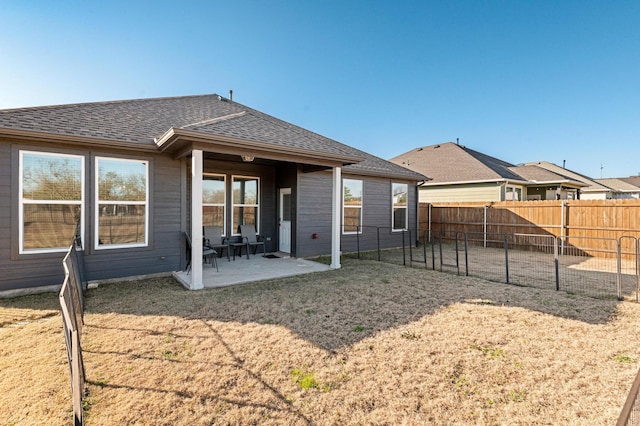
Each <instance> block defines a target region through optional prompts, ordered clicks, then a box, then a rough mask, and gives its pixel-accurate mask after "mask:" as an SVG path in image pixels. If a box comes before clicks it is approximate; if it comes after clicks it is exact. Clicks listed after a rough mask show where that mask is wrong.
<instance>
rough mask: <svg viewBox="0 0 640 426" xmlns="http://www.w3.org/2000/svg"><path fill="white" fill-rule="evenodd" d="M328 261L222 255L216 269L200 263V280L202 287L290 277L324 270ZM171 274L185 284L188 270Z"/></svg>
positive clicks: (188, 276) (188, 281)
mask: <svg viewBox="0 0 640 426" xmlns="http://www.w3.org/2000/svg"><path fill="white" fill-rule="evenodd" d="M329 269H330V268H329V265H325V264H322V263H318V262H313V261H311V260H306V259H298V258H293V257H278V258H268V257H262V255H261V254H258V255H251V256H250V258H249V259H247V258H246V257H236V260H232V261H230V262H229V261H227V258H226V257H223V258H221V259H218V270H219V271H216V268H215V267H213V266H212V265H210V264H204V265H202V280H203V282H204V287H205V288H216V287H226V286H230V285H235V284H243V283H249V282H254V281H263V280H270V279H274V278H284V277H291V276H295V275H302V274H309V273H312V272H324V271H328V270H329ZM173 276H174V277H175V278H176V279H177V280H178V281H180V282H181V283H182V285H184V286H185V287H187V288H189V283H190V282H191V274H190V272H189V273H186V272H185V271H178V272H174V274H173Z"/></svg>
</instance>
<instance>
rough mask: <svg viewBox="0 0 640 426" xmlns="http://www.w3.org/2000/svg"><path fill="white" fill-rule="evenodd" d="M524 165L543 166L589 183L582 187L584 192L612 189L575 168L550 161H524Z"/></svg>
mask: <svg viewBox="0 0 640 426" xmlns="http://www.w3.org/2000/svg"><path fill="white" fill-rule="evenodd" d="M523 165H525V166H538V167H542V168H543V169H546V170H549V171H552V172H554V173H558V174H561V175H563V176H567V177H569V178H571V179H573V180H576V181H578V182H582V183H584V184H586V185H587V186H586V187H584V188H583V189H581V191H582V192H602V191H605V192H606V191H609V190H610V188H607V187H606V186H604V185H601V184H599V183H598V182H596V181H595V180H593V179H591V178H590V177H588V176H585V175H583V174H580V173H577V172H574V171H573V170H569V169H566V168H564V167H560V166H558V165H557V164H554V163H550V162H548V161H534V162H529V163H524V164H523Z"/></svg>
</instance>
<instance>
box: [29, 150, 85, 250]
mask: <svg viewBox="0 0 640 426" xmlns="http://www.w3.org/2000/svg"><path fill="white" fill-rule="evenodd" d="M25 154H34V155H40V156H46V157H59V158H60V157H65V158H72V159H77V160H80V200H79V201H77V200H74V201H70V200H25V198H24V155H25ZM18 156H19V160H18V254H20V255H23V254H24V255H31V254H45V253H62V252H65V251H67V250H69V246H70V245H71V241H69V245H67V246H65V247H50V248H39V249H25V247H24V206H25V204H58V205H78V206H80V238H81V240H82V241H83V247H84V230H85V206H86V203H85V156H84V155H79V154H67V153H62V152H51V151H37V150H31V149H20V150H19V151H18Z"/></svg>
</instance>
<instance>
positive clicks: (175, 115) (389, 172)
mask: <svg viewBox="0 0 640 426" xmlns="http://www.w3.org/2000/svg"><path fill="white" fill-rule="evenodd" d="M2 128H5V129H19V130H28V131H33V132H42V133H47V134H54V135H62V136H65V135H66V136H74V137H83V138H88V139H91V138H97V139H106V140H114V141H123V142H130V143H134V144H140V145H141V146H147V147H148V146H149V145H153V144H154V139H155V138H160V137H162V135H164V134H165V133H166V132H167V131H168V130H170V129H171V128H176V129H177V128H183V129H189V130H192V131H197V132H201V133H203V134H209V135H218V136H225V137H234V138H239V139H243V140H247V141H255V142H262V143H268V144H273V145H277V146H280V147H289V148H295V149H304V150H307V151H309V152H319V153H328V154H332V155H338V156H340V155H343V156H345V157H346V156H350V157H360V158H363V159H364V160H363V161H361V162H359V163H357V164H352V165H348V166H345V168H344V169H345V172H349V171H351V172H354V173H362V174H373V175H382V176H389V177H395V178H404V179H408V180H414V181H420V180H423V179H424V176H422V175H421V174H419V173H416V172H415V171H411V170H409V169H407V168H404V167H401V166H398V165H396V164H393V163H391V162H388V161H385V160H383V159H381V158H378V157H375V156H373V155H371V154H368V153H366V152H364V151H360V150H358V149H355V148H353V147H350V146H348V145H345V144H342V143H340V142H337V141H335V140H333V139H329V138H326V137H324V136H321V135H319V134H317V133H314V132H311V131H309V130H306V129H303V128H301V127H298V126H295V125H293V124H291V123H288V122H286V121H283V120H280V119H277V118H275V117H273V116H270V115H268V114H264V113H262V112H260V111H257V110H254V109H252V108H249V107H247V106H245V105H242V104H239V103H237V102H234V101H230V100H228V99H226V98H224V97H222V96H219V95H216V94H211V95H197V96H181V97H167V98H150V99H133V100H122V101H109V102H93V103H80V104H68V105H54V106H43V107H32V108H16V109H7V110H0V135H1V134H2Z"/></svg>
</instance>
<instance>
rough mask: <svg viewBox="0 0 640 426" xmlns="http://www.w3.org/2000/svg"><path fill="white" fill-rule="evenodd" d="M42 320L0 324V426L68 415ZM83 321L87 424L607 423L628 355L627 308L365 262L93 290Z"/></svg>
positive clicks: (55, 330)
mask: <svg viewBox="0 0 640 426" xmlns="http://www.w3.org/2000/svg"><path fill="white" fill-rule="evenodd" d="M39 297H40V299H39V300H40V301H41V302H42V301H44V302H46V301H47V300H49V298H51V297H53V296H39ZM20 300H22V302H20ZM37 300H38V299H37V298H32V299H30V301H29V302H28V303H27V301H25V300H23V299H16V301H18V302H16V301H13V302H12V303H14V304H16V303H17V304H18V305H19V306H18V307H22V308H24V307H26V306H29V305H36V304H37V303H34V301H37ZM56 302H57V298H56ZM10 308H11V306H10V305H9V302H7V301H0V313H1V314H0V318H3V317H4V312H5V310H7V309H10ZM32 310H33V311H34V312H36V314H37V312H40V313H42V312H50V311H48V308H45V309H43V310H40V308H39V307H38V306H34V307H33V309H32ZM36 314H29V315H36ZM46 318H47V319H49V320H48V321H44V322H38V321H37V320H35V321H32V322H30V323H29V324H23V325H19V326H16V325H15V320H14V321H13V322H12V321H9V322H8V323H5V326H4V327H3V328H0V337H1V338H2V341H3V342H9V344H8V345H3V348H2V350H3V356H2V358H0V372H1V374H2V376H1V377H2V379H1V381H0V395H1V396H0V407H9V409H8V410H5V409H4V408H3V409H2V410H0V411H1V414H0V424H5V423H7V424H62V423H65V422H64V421H60V419H70V415H71V414H70V413H71V401H70V391H69V379H68V370H67V367H66V358H65V353H64V344H63V338H62V333H61V322H60V319H59V317H58V316H56V317H46ZM85 322H86V327H85V329H84V333H85V334H84V336H83V346H84V350H85V353H84V360H85V365H86V370H87V378H88V380H89V386H88V389H89V395H88V398H87V407H88V411H87V419H86V420H87V422H86V423H87V424H88V425H112V424H153V425H158V424H166V425H176V424H185V425H186V424H189V425H209V424H300V425H304V424H318V425H334V424H336V425H338V424H339V425H342V424H474V425H475V424H509V425H513V424H522V425H525V424H526V425H531V424H553V425H556V424H577V425H602V424H613V423H615V420H616V418H617V416H618V414H619V412H620V409H621V407H622V404H623V402H624V399H625V397H626V395H627V393H628V391H629V388H630V386H631V383H632V381H633V378H634V376H635V374H636V371H637V369H638V366H639V361H640V345H639V342H638V335H639V333H640V305H638V304H635V303H630V302H628V301H625V302H617V301H615V300H599V299H591V298H587V297H581V296H577V295H571V294H566V293H561V292H554V291H549V290H542V289H534V288H523V287H515V286H509V285H505V284H497V283H489V282H486V281H482V280H479V279H476V278H465V277H458V276H454V275H448V274H441V273H438V272H433V271H425V270H418V269H410V268H403V267H401V266H395V265H389V264H382V263H377V262H370V261H362V262H359V261H353V260H346V261H345V263H344V266H343V269H342V270H339V271H330V272H326V273H320V274H313V275H307V276H299V277H292V278H288V279H283V280H278V281H269V282H261V283H253V284H247V285H241V286H236V287H227V288H222V289H212V290H205V291H201V292H189V291H186V290H184V289H183V288H182V287H181V286H179V285H177V284H175V283H174V282H173V281H172V280H170V279H163V280H147V281H139V282H135V283H122V284H110V285H105V286H101V287H99V288H98V289H95V290H91V291H90V293H89V297H88V299H87V315H86V320H85ZM11 324H13V325H11ZM29 335H31V336H32V337H31V339H29V338H28V336H29ZM44 337H47V338H46V339H45V338H44ZM36 339H37V340H36ZM29 342H30V343H29ZM7 357H9V358H11V360H13V362H11V361H9V362H6V361H5V360H6V359H7ZM12 364H13V365H12ZM32 369H33V370H32ZM45 372H48V373H47V374H45ZM34 374H35V375H36V376H38V377H37V378H38V380H40V379H42V380H43V381H45V382H46V383H37V384H33V385H32V384H31V383H30V382H27V383H26V384H24V383H20V382H21V381H22V378H25V377H29V376H32V375H34ZM16 388H22V389H23V393H21V394H16V393H13V394H12V393H11V392H12V391H13V389H16ZM39 388H42V389H45V390H44V391H43V392H40V391H39ZM46 389H48V391H46ZM34 394H35V396H34V397H31V396H32V395H34ZM23 406H24V407H25V408H23ZM45 407H46V408H47V409H48V411H46V410H45Z"/></svg>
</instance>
